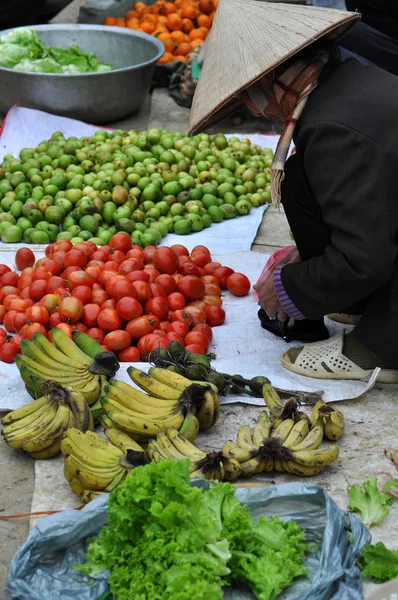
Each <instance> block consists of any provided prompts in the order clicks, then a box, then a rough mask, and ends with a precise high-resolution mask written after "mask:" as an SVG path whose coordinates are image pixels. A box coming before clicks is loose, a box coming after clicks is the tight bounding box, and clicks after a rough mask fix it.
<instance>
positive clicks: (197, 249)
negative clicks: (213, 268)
mask: <svg viewBox="0 0 398 600" xmlns="http://www.w3.org/2000/svg"><path fill="white" fill-rule="evenodd" d="M196 252H204V253H205V254H208V255H209V256H210V250H209V249H208V248H207V246H200V245H199V246H194V247H193V248H192V250H191V254H195V253H196Z"/></svg>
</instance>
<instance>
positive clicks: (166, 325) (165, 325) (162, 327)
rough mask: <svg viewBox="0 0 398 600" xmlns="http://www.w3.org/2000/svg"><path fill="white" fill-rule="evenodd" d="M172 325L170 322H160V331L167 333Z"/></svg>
mask: <svg viewBox="0 0 398 600" xmlns="http://www.w3.org/2000/svg"><path fill="white" fill-rule="evenodd" d="M169 327H170V323H169V322H168V321H166V320H165V321H160V323H159V329H160V330H161V331H164V332H165V333H167V332H168V331H169Z"/></svg>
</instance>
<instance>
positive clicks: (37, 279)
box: [0, 233, 250, 363]
mask: <svg viewBox="0 0 398 600" xmlns="http://www.w3.org/2000/svg"><path fill="white" fill-rule="evenodd" d="M15 263H16V267H17V269H18V270H19V271H21V272H20V273H18V272H16V271H12V270H11V269H10V268H9V267H8V266H7V265H3V264H1V265H0V323H2V324H3V327H4V328H0V360H2V361H4V362H9V363H11V362H13V361H14V357H15V355H16V354H18V353H19V352H20V343H21V340H22V339H23V338H28V339H32V336H33V334H34V333H35V332H36V331H40V332H41V333H43V335H46V336H47V337H48V339H50V340H51V329H52V328H54V327H59V328H61V329H63V330H64V331H65V332H66V333H67V334H68V335H70V336H71V335H72V332H73V330H74V329H78V330H80V331H84V332H86V333H88V334H89V335H90V336H91V337H93V338H94V339H96V340H97V341H98V342H99V343H100V344H101V346H102V347H103V348H104V350H108V351H109V350H111V351H112V352H115V353H116V354H117V356H118V358H119V360H120V361H122V362H136V361H139V360H145V357H146V355H147V354H148V352H151V351H152V350H154V349H155V348H158V347H160V348H165V347H167V345H168V344H169V343H170V342H171V341H173V340H176V341H178V342H179V343H180V344H183V345H184V346H185V347H186V349H187V350H189V351H191V352H194V353H202V354H204V353H206V351H207V350H208V348H209V345H210V342H211V339H212V330H211V327H214V326H217V325H222V324H223V323H224V320H225V311H224V309H223V308H222V299H221V292H222V290H226V289H227V290H229V291H230V292H231V293H232V294H234V295H236V296H244V295H246V294H247V293H248V292H249V289H250V282H249V280H248V278H247V277H246V276H245V275H243V274H241V273H235V272H234V271H233V269H230V268H229V267H224V266H222V265H221V264H220V263H218V262H213V261H212V258H211V255H210V252H209V250H208V249H207V248H206V247H205V246H196V247H195V248H193V250H192V252H191V254H189V252H188V250H187V249H186V248H185V247H184V246H181V245H174V246H171V247H170V248H168V247H166V246H162V247H159V248H156V247H155V246H147V247H146V248H141V247H139V246H135V245H133V243H132V241H131V238H130V236H128V235H127V234H125V233H117V234H115V235H114V236H113V237H112V238H111V240H110V242H109V244H108V245H107V246H101V247H97V246H96V245H95V244H94V243H93V242H90V241H87V242H80V243H77V244H75V245H74V246H73V245H72V244H71V242H70V241H69V240H62V239H61V240H58V241H56V242H55V243H53V244H50V245H49V246H47V247H46V250H45V257H44V258H41V259H39V260H37V261H36V259H35V256H34V254H33V252H32V251H31V250H30V249H29V248H21V249H20V250H18V252H17V253H16V256H15Z"/></svg>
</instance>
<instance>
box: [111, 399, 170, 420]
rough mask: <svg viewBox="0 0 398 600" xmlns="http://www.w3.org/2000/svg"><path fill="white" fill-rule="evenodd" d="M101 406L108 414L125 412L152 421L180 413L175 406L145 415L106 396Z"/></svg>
mask: <svg viewBox="0 0 398 600" xmlns="http://www.w3.org/2000/svg"><path fill="white" fill-rule="evenodd" d="M101 404H102V408H103V409H104V412H105V413H106V414H108V413H109V412H110V411H111V410H117V411H119V412H124V413H126V414H127V415H140V416H141V417H149V418H150V419H159V418H163V417H167V416H171V415H173V414H175V412H176V411H178V406H176V405H174V406H173V407H172V408H159V409H158V410H157V411H153V412H151V413H143V412H140V411H137V410H134V409H132V408H127V406H126V405H125V404H120V402H119V401H118V400H114V399H113V398H112V397H110V396H105V398H104V399H103V400H102V402H101Z"/></svg>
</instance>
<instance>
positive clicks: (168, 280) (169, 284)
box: [155, 273, 177, 296]
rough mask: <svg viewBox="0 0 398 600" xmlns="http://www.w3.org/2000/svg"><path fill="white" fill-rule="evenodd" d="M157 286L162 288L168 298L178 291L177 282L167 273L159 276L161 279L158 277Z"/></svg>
mask: <svg viewBox="0 0 398 600" xmlns="http://www.w3.org/2000/svg"><path fill="white" fill-rule="evenodd" d="M155 284H156V285H160V287H161V288H162V289H163V291H164V292H165V294H166V296H168V295H169V294H172V293H173V292H176V291H177V283H176V280H175V279H174V277H172V276H171V275H167V274H166V273H165V274H164V275H159V277H156V280H155Z"/></svg>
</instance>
